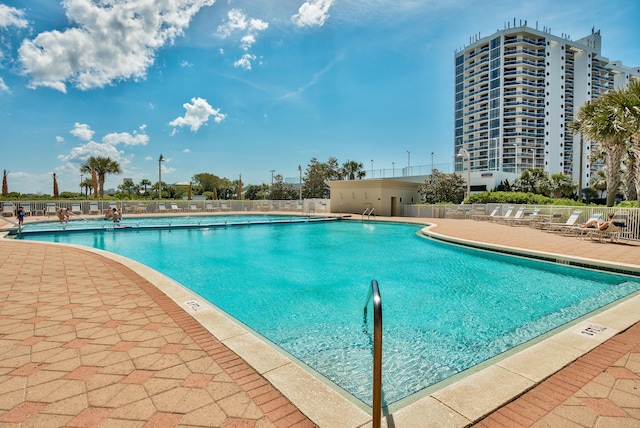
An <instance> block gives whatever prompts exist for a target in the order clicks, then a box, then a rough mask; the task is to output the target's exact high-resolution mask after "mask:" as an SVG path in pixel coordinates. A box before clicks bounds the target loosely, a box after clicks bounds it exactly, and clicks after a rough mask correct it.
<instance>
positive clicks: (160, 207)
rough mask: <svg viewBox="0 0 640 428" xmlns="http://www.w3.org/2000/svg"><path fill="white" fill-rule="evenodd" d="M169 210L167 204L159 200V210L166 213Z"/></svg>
mask: <svg viewBox="0 0 640 428" xmlns="http://www.w3.org/2000/svg"><path fill="white" fill-rule="evenodd" d="M167 211H168V210H167V207H166V206H165V204H164V202H159V203H158V212H159V213H166V212H167Z"/></svg>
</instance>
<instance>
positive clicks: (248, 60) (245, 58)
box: [233, 53, 256, 70]
mask: <svg viewBox="0 0 640 428" xmlns="http://www.w3.org/2000/svg"><path fill="white" fill-rule="evenodd" d="M255 59H256V56H255V55H251V54H248V53H246V54H244V55H242V58H240V59H239V60H237V61H235V62H234V63H233V66H234V67H236V68H243V69H245V70H251V66H252V61H255Z"/></svg>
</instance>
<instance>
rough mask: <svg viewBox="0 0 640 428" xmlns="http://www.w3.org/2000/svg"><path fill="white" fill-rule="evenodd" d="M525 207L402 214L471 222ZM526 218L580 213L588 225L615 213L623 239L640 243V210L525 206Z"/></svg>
mask: <svg viewBox="0 0 640 428" xmlns="http://www.w3.org/2000/svg"><path fill="white" fill-rule="evenodd" d="M521 206H523V205H519V204H471V205H465V204H461V205H405V206H404V210H403V213H402V215H403V216H404V217H424V218H460V219H470V218H473V216H474V215H489V214H491V212H493V210H494V209H495V208H498V211H497V213H496V215H504V214H505V213H506V212H507V210H508V209H509V208H511V207H514V211H515V210H516V209H518V208H519V207H521ZM524 207H525V211H524V213H525V214H524V215H525V216H528V215H531V213H533V211H534V210H536V209H537V210H539V215H542V216H550V217H551V218H552V219H553V222H556V223H562V222H566V221H567V219H568V218H569V216H570V215H571V213H573V212H574V211H580V217H579V218H578V221H577V222H576V224H578V223H584V222H585V221H586V220H587V219H588V218H589V217H591V216H592V215H593V214H595V213H600V214H601V218H602V219H603V220H605V219H606V218H607V216H608V214H609V213H614V214H615V217H614V222H615V221H616V220H618V221H623V222H624V228H623V229H622V232H621V237H623V238H625V239H629V240H635V241H638V240H640V209H638V208H615V207H602V206H556V205H524Z"/></svg>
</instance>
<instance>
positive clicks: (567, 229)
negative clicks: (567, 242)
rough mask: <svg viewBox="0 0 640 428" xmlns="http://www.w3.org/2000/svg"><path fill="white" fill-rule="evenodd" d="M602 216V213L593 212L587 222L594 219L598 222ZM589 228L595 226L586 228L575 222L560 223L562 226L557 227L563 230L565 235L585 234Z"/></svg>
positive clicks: (560, 230)
mask: <svg viewBox="0 0 640 428" xmlns="http://www.w3.org/2000/svg"><path fill="white" fill-rule="evenodd" d="M601 217H602V213H593V214H591V217H589V218H588V219H587V221H586V222H585V223H588V222H590V221H592V220H594V221H596V222H598V221H599V220H600V218H601ZM589 230H593V228H584V227H581V226H580V225H579V224H573V225H570V226H567V225H560V226H558V227H557V231H558V232H561V233H562V234H564V235H573V234H577V235H584V234H586V232H588V231H589Z"/></svg>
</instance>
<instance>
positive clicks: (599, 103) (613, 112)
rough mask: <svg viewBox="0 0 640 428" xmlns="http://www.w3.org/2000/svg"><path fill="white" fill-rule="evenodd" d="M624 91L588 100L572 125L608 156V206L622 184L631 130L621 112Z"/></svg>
mask: <svg viewBox="0 0 640 428" xmlns="http://www.w3.org/2000/svg"><path fill="white" fill-rule="evenodd" d="M623 99H624V95H623V94H622V91H619V90H618V91H612V92H608V93H606V94H604V95H603V96H601V97H600V98H597V99H595V100H592V101H588V102H587V103H586V104H584V105H583V106H582V107H581V108H580V110H579V111H578V114H577V119H576V120H575V121H574V122H573V123H572V124H571V125H570V127H571V129H573V131H574V132H579V133H581V134H583V135H584V136H585V137H587V138H589V139H590V140H593V141H595V142H597V143H599V144H600V145H601V148H602V150H603V152H604V159H605V175H606V180H607V206H609V207H611V206H613V204H614V202H615V197H616V192H617V190H618V187H619V186H620V167H621V164H622V156H623V154H624V152H625V146H626V143H627V141H628V140H629V133H628V131H627V129H625V127H626V125H627V122H626V119H625V118H624V116H623V115H622V114H621V113H622V112H621V110H620V108H619V107H620V105H621V103H622V102H623Z"/></svg>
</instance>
